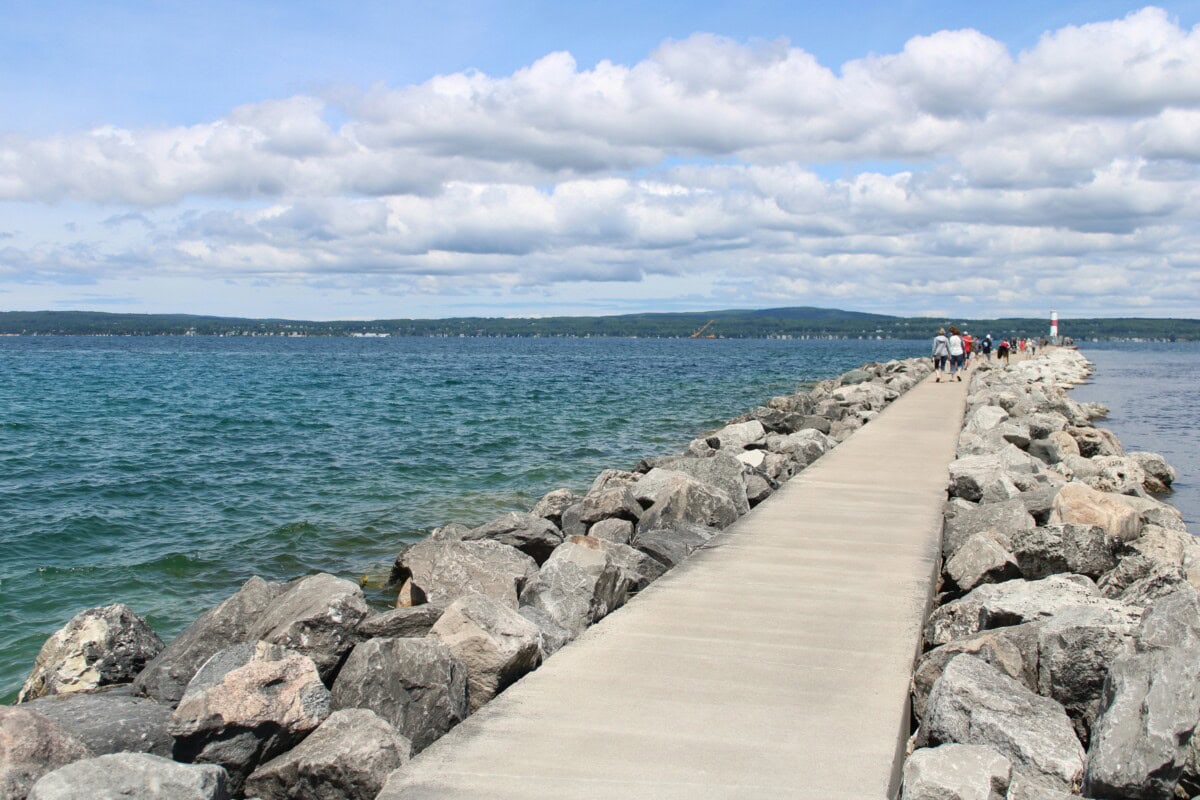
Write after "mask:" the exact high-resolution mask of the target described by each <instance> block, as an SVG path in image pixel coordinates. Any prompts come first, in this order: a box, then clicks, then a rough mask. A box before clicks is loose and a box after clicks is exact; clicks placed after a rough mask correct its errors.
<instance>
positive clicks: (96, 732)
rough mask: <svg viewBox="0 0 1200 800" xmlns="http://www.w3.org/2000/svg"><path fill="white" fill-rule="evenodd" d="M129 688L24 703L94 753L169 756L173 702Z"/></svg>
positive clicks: (45, 698) (171, 743)
mask: <svg viewBox="0 0 1200 800" xmlns="http://www.w3.org/2000/svg"><path fill="white" fill-rule="evenodd" d="M127 692H128V690H125V691H99V692H94V693H88V694H83V693H77V694H65V695H54V696H52V697H43V698H41V699H39V700H32V701H30V702H28V703H24V704H23V707H24V708H27V709H29V710H30V711H36V712H37V713H39V714H41V715H42V716H44V717H45V718H46V719H49V720H50V721H51V722H54V723H55V724H57V725H58V726H59V727H61V728H62V729H63V730H65V731H67V732H69V733H71V734H72V735H74V736H75V737H76V738H78V739H79V741H81V742H83V743H84V744H85V745H86V746H87V748H88V750H89V751H90V752H91V754H92V755H97V756H102V755H107V754H109V753H153V754H154V755H156V756H163V757H166V758H170V756H171V748H172V746H173V745H174V740H173V739H172V738H171V734H170V733H168V732H167V722H168V720H169V719H170V718H171V708H170V706H167V705H163V704H161V703H158V702H155V701H154V700H151V699H150V698H148V697H135V696H133V695H131V694H129V693H127ZM0 796H3V795H0Z"/></svg>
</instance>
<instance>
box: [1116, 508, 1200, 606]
mask: <svg viewBox="0 0 1200 800" xmlns="http://www.w3.org/2000/svg"><path fill="white" fill-rule="evenodd" d="M1194 543H1195V540H1194V539H1193V538H1192V536H1191V535H1190V534H1188V533H1185V532H1182V531H1174V530H1170V529H1168V528H1163V527H1161V526H1159V525H1146V526H1145V527H1144V528H1143V529H1142V535H1141V536H1139V537H1138V538H1137V539H1134V540H1133V541H1131V542H1120V543H1118V547H1117V552H1116V555H1117V559H1118V560H1117V564H1116V566H1115V567H1113V569H1111V570H1109V571H1108V572H1106V573H1105V574H1103V575H1101V576H1100V579H1099V580H1097V581H1096V585H1097V586H1099V587H1100V591H1101V592H1102V593H1103V594H1104V595H1105V596H1106V597H1119V596H1121V595H1122V594H1123V593H1124V592H1125V591H1126V590H1127V589H1128V588H1129V587H1130V586H1132V585H1133V584H1135V583H1137V582H1138V581H1141V580H1143V579H1145V578H1147V577H1150V576H1151V575H1152V574H1155V573H1165V572H1174V573H1176V574H1178V575H1182V574H1184V568H1185V564H1186V559H1187V552H1188V550H1189V549H1190V547H1191V546H1194Z"/></svg>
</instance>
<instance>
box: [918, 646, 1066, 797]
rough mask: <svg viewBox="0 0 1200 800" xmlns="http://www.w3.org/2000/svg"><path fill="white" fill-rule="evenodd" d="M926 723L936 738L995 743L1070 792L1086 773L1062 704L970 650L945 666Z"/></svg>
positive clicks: (1018, 766)
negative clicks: (969, 653)
mask: <svg viewBox="0 0 1200 800" xmlns="http://www.w3.org/2000/svg"><path fill="white" fill-rule="evenodd" d="M924 725H925V726H927V727H928V732H927V734H926V735H927V736H928V738H929V740H930V741H931V742H933V743H937V744H943V743H958V744H975V745H986V746H989V747H993V748H995V749H996V750H997V751H999V752H1000V753H1001V754H1003V755H1004V756H1005V757H1007V758H1008V759H1009V760H1010V761H1011V762H1012V765H1013V769H1014V770H1015V771H1018V772H1023V773H1026V774H1028V775H1030V776H1032V777H1035V778H1036V779H1037V780H1039V781H1040V782H1043V783H1046V784H1047V785H1049V786H1051V787H1053V788H1057V789H1061V790H1066V791H1070V790H1071V788H1072V787H1073V786H1075V785H1076V784H1077V782H1078V781H1079V778H1080V777H1081V775H1082V773H1083V767H1084V751H1083V747H1082V746H1080V744H1079V740H1078V739H1077V738H1076V737H1075V730H1074V728H1073V727H1072V726H1071V720H1070V719H1069V718H1068V717H1067V713H1066V711H1064V710H1063V708H1062V706H1060V705H1059V704H1058V703H1056V702H1055V701H1053V700H1050V699H1048V698H1045V697H1040V696H1038V695H1037V694H1034V693H1033V692H1031V691H1029V689H1027V688H1025V687H1024V686H1022V685H1021V684H1020V683H1018V682H1017V681H1015V680H1013V679H1012V678H1010V677H1008V676H1007V675H1005V674H1003V673H1002V672H1000V671H999V670H997V669H996V668H995V667H993V666H992V665H990V664H988V663H987V662H985V661H983V660H981V659H978V658H975V657H974V656H971V655H965V654H964V655H960V656H957V657H955V658H953V659H952V660H951V661H950V663H949V664H947V665H946V668H945V670H943V672H942V675H941V677H940V678H938V680H937V683H935V684H934V686H933V691H932V692H930V695H929V707H928V712H927V715H926V719H925V722H924Z"/></svg>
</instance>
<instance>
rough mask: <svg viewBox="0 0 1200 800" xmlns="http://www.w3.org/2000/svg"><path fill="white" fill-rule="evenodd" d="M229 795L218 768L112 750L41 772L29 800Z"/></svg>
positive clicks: (207, 799) (185, 799)
mask: <svg viewBox="0 0 1200 800" xmlns="http://www.w3.org/2000/svg"><path fill="white" fill-rule="evenodd" d="M101 787H102V788H101ZM232 796H233V794H232V789H231V786H230V783H229V780H228V776H227V775H226V774H225V770H223V769H221V768H220V767H218V766H214V765H211V764H177V763H175V762H174V761H171V760H170V759H166V758H162V757H161V756H155V755H150V754H149V753H115V754H112V755H104V756H99V757H97V758H89V759H86V760H84V761H76V762H75V763H74V764H69V765H67V766H65V767H60V768H59V769H56V770H54V771H53V772H51V773H49V774H47V775H45V776H43V777H42V778H41V780H39V781H38V782H37V783H36V784H34V786H33V791H31V792H30V793H29V800H98V799H99V800H107V798H114V799H115V798H124V797H129V798H138V800H228V798H230V797H232Z"/></svg>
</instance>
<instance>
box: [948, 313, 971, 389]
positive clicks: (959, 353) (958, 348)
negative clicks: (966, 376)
mask: <svg viewBox="0 0 1200 800" xmlns="http://www.w3.org/2000/svg"><path fill="white" fill-rule="evenodd" d="M966 353H967V351H966V348H964V347H963V340H962V335H961V334H960V333H959V332H958V328H956V327H954V326H953V325H951V326H950V374H951V375H953V376H954V379H955V380H956V381H961V380H962V374H961V372H962V370H963V369H964V364H965V363H966V360H967V358H966Z"/></svg>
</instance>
